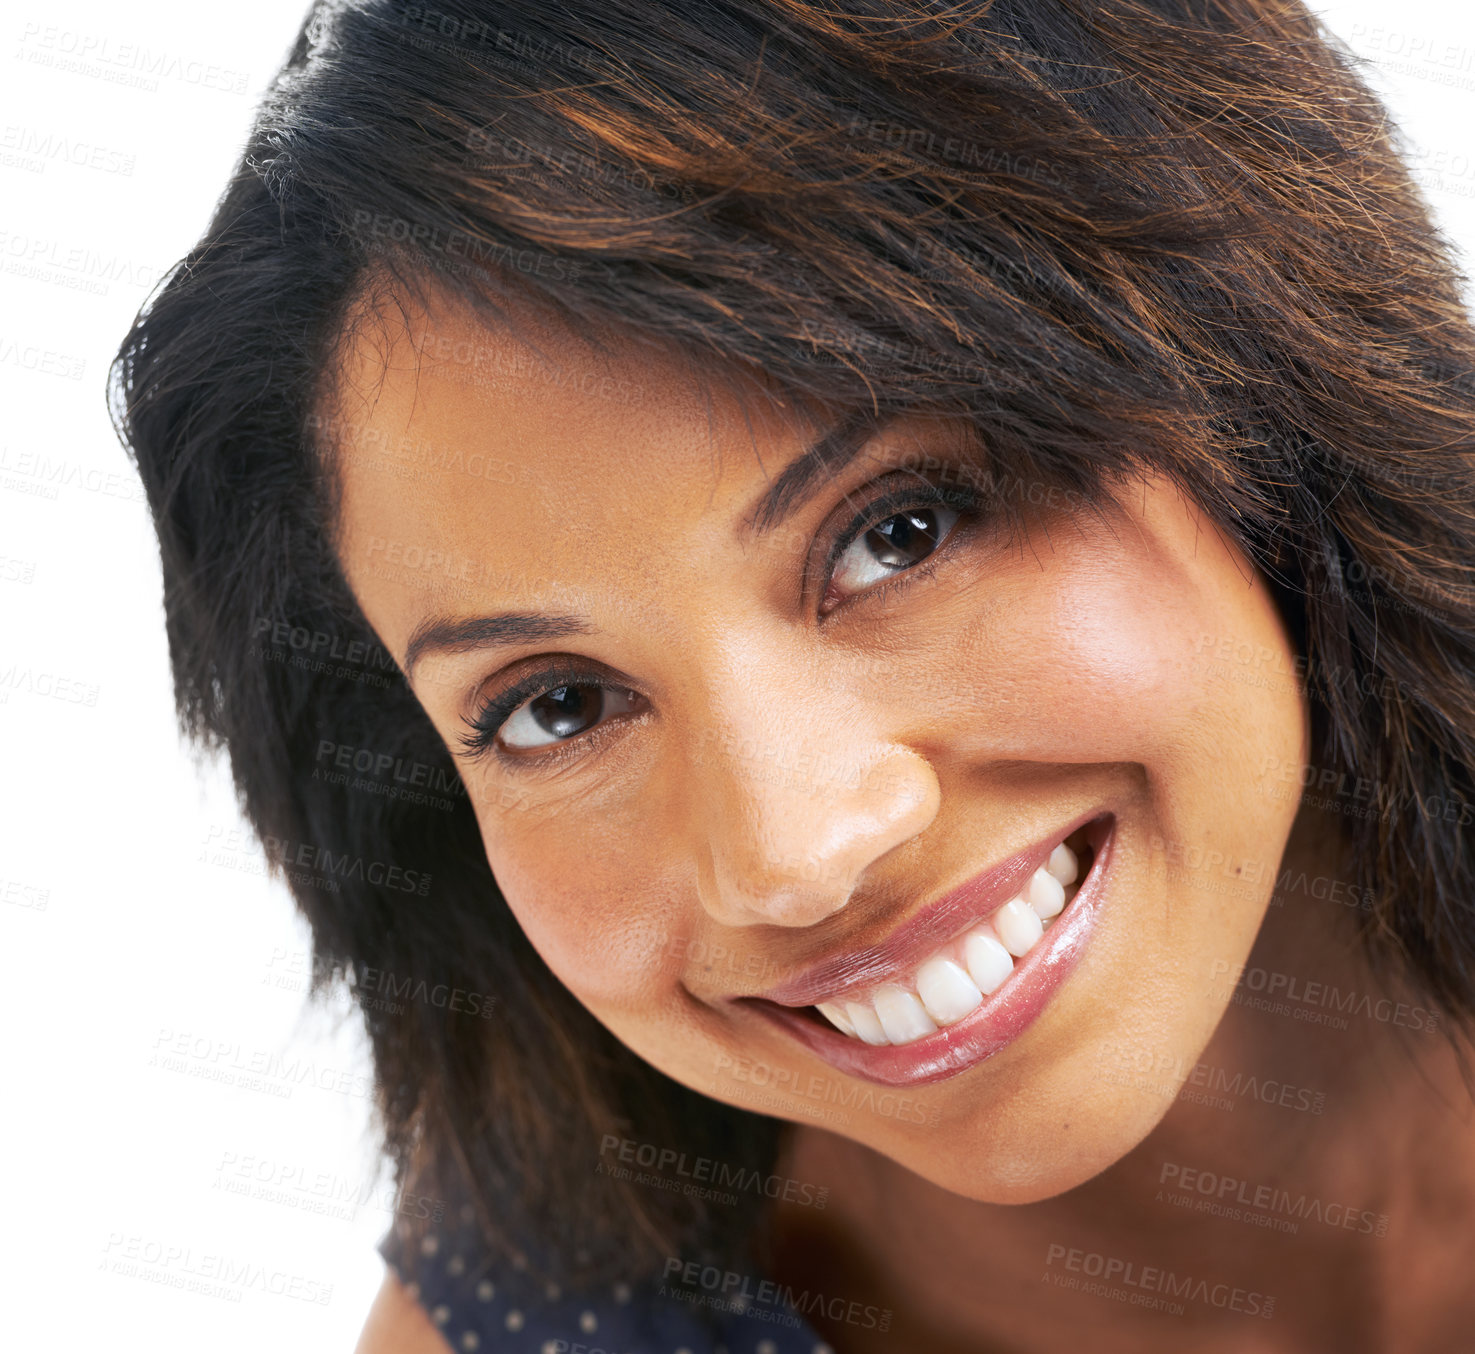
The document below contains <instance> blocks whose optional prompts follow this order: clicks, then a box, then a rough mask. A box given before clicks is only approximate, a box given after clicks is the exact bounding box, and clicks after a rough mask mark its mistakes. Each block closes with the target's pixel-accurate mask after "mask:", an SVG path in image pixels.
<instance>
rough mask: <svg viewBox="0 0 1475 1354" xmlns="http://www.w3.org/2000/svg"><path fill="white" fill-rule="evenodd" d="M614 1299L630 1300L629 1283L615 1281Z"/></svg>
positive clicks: (617, 1300) (618, 1300) (620, 1300)
mask: <svg viewBox="0 0 1475 1354" xmlns="http://www.w3.org/2000/svg"><path fill="white" fill-rule="evenodd" d="M615 1301H616V1302H629V1301H630V1285H629V1284H627V1283H617V1284H616V1285H615ZM678 1354H679V1351H678Z"/></svg>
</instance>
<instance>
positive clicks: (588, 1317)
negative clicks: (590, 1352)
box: [579, 1312, 599, 1335]
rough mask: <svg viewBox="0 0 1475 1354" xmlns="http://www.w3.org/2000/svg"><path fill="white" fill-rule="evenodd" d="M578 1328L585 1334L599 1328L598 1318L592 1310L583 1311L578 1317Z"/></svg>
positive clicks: (592, 1332) (591, 1333) (590, 1333)
mask: <svg viewBox="0 0 1475 1354" xmlns="http://www.w3.org/2000/svg"><path fill="white" fill-rule="evenodd" d="M579 1329H580V1330H581V1331H583V1332H584V1334H585V1335H593V1334H594V1332H595V1331H597V1330H598V1329H599V1318H598V1317H597V1316H595V1315H594V1313H593V1312H585V1313H584V1314H583V1315H582V1316H581V1317H580V1318H579Z"/></svg>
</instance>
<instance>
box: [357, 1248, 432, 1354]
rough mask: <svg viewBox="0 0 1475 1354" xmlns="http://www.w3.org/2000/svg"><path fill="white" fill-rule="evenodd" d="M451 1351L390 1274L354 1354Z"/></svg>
mask: <svg viewBox="0 0 1475 1354" xmlns="http://www.w3.org/2000/svg"><path fill="white" fill-rule="evenodd" d="M450 1349H451V1347H450V1345H448V1344H447V1343H446V1342H445V1340H444V1339H442V1338H441V1333H440V1332H439V1331H438V1330H436V1328H435V1327H434V1325H432V1324H431V1321H430V1318H429V1317H428V1316H426V1315H425V1309H424V1308H423V1307H422V1306H421V1305H420V1304H419V1303H418V1302H417V1301H416V1300H415V1299H414V1298H412V1297H411V1296H410V1293H409V1290H408V1289H407V1288H406V1287H405V1286H404V1284H402V1283H401V1282H400V1281H399V1279H398V1277H397V1276H396V1275H395V1272H394V1271H393V1270H392V1269H391V1270H389V1271H388V1272H387V1273H386V1274H385V1275H384V1282H383V1283H382V1284H381V1285H380V1286H379V1292H378V1293H377V1294H376V1295H375V1297H374V1303H373V1306H371V1307H370V1308H369V1316H368V1319H367V1320H366V1321H365V1322H364V1329H363V1331H362V1332H361V1333H360V1335H359V1340H358V1344H356V1345H355V1346H354V1348H353V1354H450Z"/></svg>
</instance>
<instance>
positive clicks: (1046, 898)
mask: <svg viewBox="0 0 1475 1354" xmlns="http://www.w3.org/2000/svg"><path fill="white" fill-rule="evenodd" d="M1024 901H1025V902H1027V903H1028V904H1029V905H1030V908H1031V910H1032V911H1033V912H1034V914H1035V915H1036V916H1037V917H1039V919H1040V920H1041V921H1044V920H1045V919H1046V918H1047V917H1054V916H1058V915H1059V913H1060V909H1061V908H1063V907H1064V906H1065V885H1064V884H1063V883H1061V881H1060V880H1058V879H1056V878H1055V876H1054V875H1053V874H1049V873H1047V872H1046V871H1045V870H1036V871H1035V872H1034V874H1033V875H1032V876H1030V881H1029V887H1028V888H1027V889H1025V891H1024Z"/></svg>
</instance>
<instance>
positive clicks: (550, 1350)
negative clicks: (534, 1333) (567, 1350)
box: [543, 1340, 558, 1354]
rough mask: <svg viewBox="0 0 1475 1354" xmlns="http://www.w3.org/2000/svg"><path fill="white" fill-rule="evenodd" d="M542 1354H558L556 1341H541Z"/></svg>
mask: <svg viewBox="0 0 1475 1354" xmlns="http://www.w3.org/2000/svg"><path fill="white" fill-rule="evenodd" d="M543 1354H558V1341H557V1340H544V1341H543Z"/></svg>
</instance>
